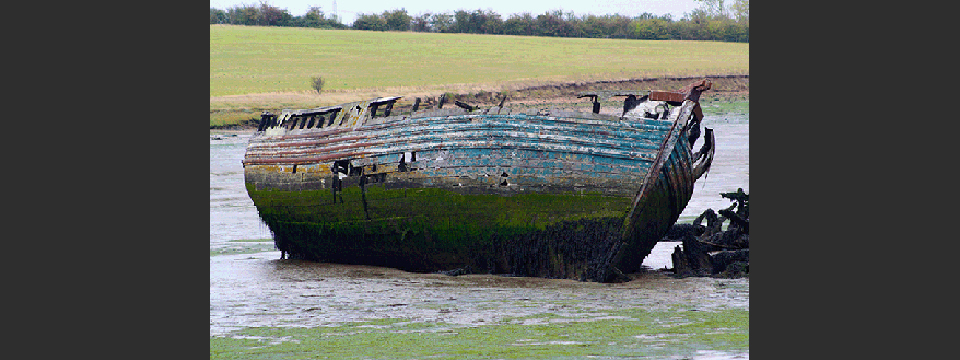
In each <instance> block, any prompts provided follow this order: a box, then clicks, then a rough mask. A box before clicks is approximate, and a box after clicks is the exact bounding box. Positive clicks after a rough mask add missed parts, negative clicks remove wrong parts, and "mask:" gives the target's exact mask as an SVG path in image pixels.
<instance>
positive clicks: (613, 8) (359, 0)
mask: <svg viewBox="0 0 960 360" xmlns="http://www.w3.org/2000/svg"><path fill="white" fill-rule="evenodd" d="M334 1H335V0H267V2H268V3H269V4H270V5H273V6H275V7H277V8H280V9H286V10H287V11H288V12H289V13H290V15H293V16H302V15H303V14H305V13H306V12H307V9H308V8H310V7H311V6H318V7H320V8H321V9H322V10H323V12H324V13H326V14H331V13H333V3H334ZM259 3H260V0H210V7H213V8H217V9H221V10H226V9H228V8H231V7H233V6H236V5H244V4H259ZM336 4H337V13H338V15H340V19H341V22H342V23H344V24H347V25H350V24H352V23H353V20H355V19H356V15H357V14H381V13H383V12H384V11H390V10H396V9H401V8H404V9H407V14H410V15H411V16H416V15H419V14H423V13H427V12H431V13H447V14H453V13H454V12H456V11H457V10H461V9H462V10H466V11H473V10H477V9H480V10H491V11H493V12H495V13H497V14H500V17H501V18H502V19H503V20H506V19H507V18H509V17H510V15H511V14H520V13H524V12H529V13H530V14H531V15H533V16H537V15H540V14H543V13H544V12H547V11H553V10H561V11H563V12H564V13H567V12H571V11H572V12H573V13H574V15H577V16H580V15H587V14H593V15H613V14H620V15H625V16H636V15H640V14H642V13H645V12H648V13H651V14H654V15H658V16H659V15H665V14H671V15H672V17H673V19H674V20H680V18H682V17H683V14H684V13H688V12H690V11H693V9H696V8H697V7H698V5H699V4H698V3H697V2H696V1H694V0H632V1H628V0H549V1H547V0H482V1H477V0H454V1H450V0H339V1H336Z"/></svg>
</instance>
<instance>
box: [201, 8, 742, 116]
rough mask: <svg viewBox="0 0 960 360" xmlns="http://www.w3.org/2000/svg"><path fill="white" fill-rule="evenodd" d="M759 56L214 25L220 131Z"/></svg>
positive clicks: (736, 49)
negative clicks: (420, 99)
mask: <svg viewBox="0 0 960 360" xmlns="http://www.w3.org/2000/svg"><path fill="white" fill-rule="evenodd" d="M749 55H750V52H749V44H742V43H722V42H709V41H668V40H664V41H655V40H624V39H577V38H551V37H528V36H504V35H475V34H435V33H414V32H372V31H345V30H319V29H312V28H288V27H256V26H235V25H211V26H210V108H211V125H213V123H214V115H213V113H214V112H219V111H227V112H238V111H241V110H245V109H246V110H250V109H263V108H274V109H277V108H281V107H303V106H317V105H330V104H337V103H341V102H346V101H354V100H359V99H364V98H368V97H371V96H373V95H380V94H383V95H385V94H388V93H389V94H394V95H411V94H439V93H442V92H455V93H459V92H466V91H476V90H480V89H484V90H486V91H499V90H501V89H507V88H518V87H523V86H531V85H538V84H547V83H563V82H577V81H596V80H618V79H631V78H644V77H662V76H687V75H693V76H697V75H707V74H749V70H750V68H749ZM312 76H322V77H324V78H325V79H326V85H325V89H324V93H323V94H322V95H320V96H317V95H316V93H315V92H313V93H312V91H313V90H312V89H311V88H310V78H311V77H312ZM219 116H220V118H218V119H217V121H229V119H228V118H229V117H230V116H227V115H224V114H220V115H219ZM238 116H239V115H238Z"/></svg>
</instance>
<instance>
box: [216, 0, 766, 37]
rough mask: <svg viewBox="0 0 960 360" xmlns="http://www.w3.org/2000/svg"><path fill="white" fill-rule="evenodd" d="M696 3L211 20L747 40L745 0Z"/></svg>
mask: <svg viewBox="0 0 960 360" xmlns="http://www.w3.org/2000/svg"><path fill="white" fill-rule="evenodd" d="M699 2H700V3H701V7H700V8H698V9H696V10H694V11H692V12H691V13H688V14H685V16H684V17H683V18H682V19H680V20H673V19H672V17H671V16H670V14H667V15H663V16H657V15H654V14H651V13H643V14H641V15H639V16H634V17H627V16H623V15H619V14H614V15H599V16H598V15H575V14H574V13H572V12H566V13H564V12H562V11H560V10H554V11H548V12H544V13H543V14H540V15H536V16H534V15H532V14H530V13H521V14H511V15H510V16H508V17H507V18H506V19H503V17H502V16H501V15H500V14H498V13H496V12H493V11H490V10H479V9H478V10H472V11H468V10H457V11H456V12H454V13H453V14H449V13H425V14H417V15H410V14H409V13H407V10H406V9H404V8H401V9H397V10H391V11H384V12H383V13H380V14H358V15H357V18H356V20H354V22H353V24H351V25H349V26H347V25H344V24H342V23H340V21H339V19H337V18H336V17H335V16H333V15H328V14H324V13H323V11H322V10H321V9H320V8H317V7H314V8H310V10H309V11H307V13H306V14H305V15H303V16H291V15H290V13H289V12H288V11H287V10H286V9H278V8H276V7H274V6H271V5H269V4H268V3H266V2H262V3H260V4H259V5H239V6H234V7H232V8H230V9H227V10H219V9H216V8H210V23H211V24H237V25H260V26H297V27H319V28H326V29H352V30H373V31H414V32H436V33H468V34H497V35H527V36H555V37H580V38H619V39H650V40H718V41H727V42H750V15H749V0H734V2H733V4H732V5H731V6H725V4H724V1H723V0H699Z"/></svg>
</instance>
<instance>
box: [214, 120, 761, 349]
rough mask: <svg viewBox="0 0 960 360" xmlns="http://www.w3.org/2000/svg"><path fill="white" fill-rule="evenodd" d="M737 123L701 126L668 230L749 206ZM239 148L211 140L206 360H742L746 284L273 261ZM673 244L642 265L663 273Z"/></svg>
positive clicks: (240, 139)
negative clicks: (709, 142)
mask: <svg viewBox="0 0 960 360" xmlns="http://www.w3.org/2000/svg"><path fill="white" fill-rule="evenodd" d="M705 110H706V109H705ZM748 119H749V117H748V116H744V115H710V114H709V113H708V115H707V117H706V118H705V120H704V125H705V126H707V127H710V128H713V129H715V134H716V140H717V151H716V157H715V160H714V163H713V166H712V169H711V171H710V173H709V174H708V175H707V176H706V177H705V178H701V179H700V180H699V181H698V182H697V185H696V188H695V190H694V194H693V198H692V199H691V201H690V203H689V205H688V206H687V208H686V210H685V211H684V212H683V214H682V215H681V218H680V221H681V222H683V221H689V220H691V219H693V218H694V217H696V216H697V215H699V214H700V213H701V212H702V211H703V210H706V209H707V208H712V209H714V210H719V209H722V208H726V207H728V206H729V205H730V202H729V201H728V200H726V199H723V198H721V197H720V196H719V193H720V192H730V191H735V190H736V189H737V188H738V187H742V188H743V189H744V190H745V191H747V192H749V168H748V166H749V128H748V125H749V121H748ZM249 136H250V132H233V133H229V132H221V133H216V134H214V133H211V140H210V159H211V165H210V171H211V174H210V220H211V227H210V253H211V256H210V357H211V358H216V359H234V358H235V359H251V358H255V359H264V358H269V359H308V358H310V359H312V358H331V359H332V358H337V359H340V358H356V359H426V358H430V359H447V358H476V359H509V358H546V359H566V358H599V359H616V358H628V357H644V358H653V359H682V358H694V359H732V358H737V359H739V358H748V357H749V279H714V278H685V279H676V278H673V277H671V276H669V275H667V274H663V273H659V272H656V271H649V272H647V273H644V274H639V275H635V277H636V278H635V279H634V280H633V281H630V282H626V283H617V284H599V283H590V282H577V281H572V280H555V279H537V278H517V277H501V276H490V275H465V276H457V277H451V276H446V275H438V274H417V273H409V272H404V271H399V270H395V269H389V268H380V267H371V266H353V265H336V264H321V263H312V262H304V261H298V260H279V257H280V254H279V251H276V250H275V249H273V246H272V242H271V240H270V232H269V231H268V229H267V228H266V226H265V225H263V224H262V223H261V222H260V221H259V218H258V216H257V211H256V208H254V206H253V203H252V201H250V199H249V197H247V195H246V192H245V189H244V186H243V168H242V166H241V164H240V160H241V159H242V158H243V152H244V149H245V147H246V141H247V139H248V138H249ZM678 244H679V243H669V242H665V243H660V244H658V245H657V247H656V248H654V251H653V253H652V254H651V255H650V256H648V257H647V258H646V259H645V260H644V264H645V265H647V266H648V267H650V268H651V269H658V268H662V267H665V266H667V267H669V266H671V264H670V257H669V254H670V252H672V250H673V247H674V246H677V245H678Z"/></svg>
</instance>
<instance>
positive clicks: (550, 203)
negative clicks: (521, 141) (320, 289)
mask: <svg viewBox="0 0 960 360" xmlns="http://www.w3.org/2000/svg"><path fill="white" fill-rule="evenodd" d="M248 191H249V192H250V196H251V198H252V199H253V201H254V203H255V204H256V205H257V208H258V211H259V213H260V217H261V219H263V221H264V222H265V223H266V224H267V225H268V226H269V227H270V229H271V231H272V232H273V235H274V241H275V242H276V245H277V248H279V249H281V250H284V251H288V252H290V253H293V254H298V255H300V257H302V258H305V259H309V260H317V261H324V262H335V263H345V264H366V265H378V266H387V267H394V268H399V269H403V270H407V271H433V270H437V269H440V270H452V269H469V270H470V271H471V272H476V273H502V274H514V275H528V274H541V275H543V276H547V277H561V278H576V279H588V278H594V277H596V275H595V274H591V273H590V271H599V270H600V264H593V265H591V264H588V262H590V261H591V260H594V259H595V258H596V256H594V255H596V254H597V253H601V252H603V251H604V250H606V248H608V247H609V246H611V243H612V242H613V241H615V240H616V239H618V235H619V233H620V228H621V226H622V223H623V217H624V216H625V215H626V213H627V212H628V211H629V208H630V205H631V201H632V199H630V198H624V197H614V196H602V195H598V194H582V195H581V194H576V195H574V194H566V195H547V194H534V193H531V194H517V195H513V196H500V195H495V194H460V193H457V192H454V191H451V190H446V189H438V188H421V189H385V188H382V187H377V186H367V187H366V188H365V189H363V190H361V189H359V188H357V187H351V188H344V189H343V191H341V195H338V199H337V200H336V201H337V202H336V203H334V201H335V200H334V198H333V195H331V192H330V191H323V190H304V191H283V190H256V189H254V188H252V187H250V186H248ZM368 216H369V217H370V219H368V218H367V217H368ZM604 240H607V241H604ZM542 254H550V256H548V257H547V258H545V259H542V258H543V256H539V255H542ZM537 259H541V261H537Z"/></svg>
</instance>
